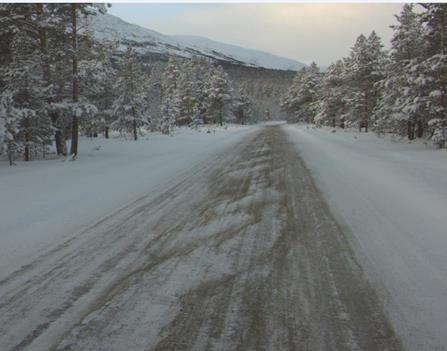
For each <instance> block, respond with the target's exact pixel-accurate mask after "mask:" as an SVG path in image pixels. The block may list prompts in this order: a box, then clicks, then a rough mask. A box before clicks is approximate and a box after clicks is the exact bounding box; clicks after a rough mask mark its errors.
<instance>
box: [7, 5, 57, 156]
mask: <svg viewBox="0 0 447 351" xmlns="http://www.w3.org/2000/svg"><path fill="white" fill-rule="evenodd" d="M41 10H42V5H41V4H3V5H1V8H0V12H1V14H2V16H1V17H2V20H1V21H0V32H1V33H2V34H3V35H5V36H7V37H8V39H9V40H8V44H9V45H8V47H7V48H6V49H7V50H8V57H9V60H8V61H7V62H6V63H5V64H4V65H2V67H1V69H0V76H1V78H0V79H1V81H2V83H1V85H2V86H3V89H2V93H1V94H2V95H3V94H6V95H8V97H5V100H4V101H6V100H10V99H11V101H12V103H13V105H14V109H15V111H17V112H18V113H16V114H15V116H20V123H19V126H20V128H19V132H18V133H17V134H16V135H15V137H16V139H17V140H16V143H17V145H19V144H20V145H21V146H22V147H23V150H24V160H25V161H29V160H31V158H32V156H33V154H35V153H36V152H37V151H40V150H43V151H44V150H45V148H46V145H48V144H49V143H50V135H51V125H50V123H49V116H48V111H47V103H48V99H49V96H50V84H49V81H48V73H47V71H46V70H45V68H46V67H47V66H46V64H45V63H46V62H45V59H46V57H45V53H46V52H45V50H44V48H45V45H44V43H43V40H44V39H45V38H44V37H43V35H42V33H43V30H44V23H45V22H44V14H43V13H42V12H41ZM3 16H4V17H3ZM44 152H45V151H44Z"/></svg>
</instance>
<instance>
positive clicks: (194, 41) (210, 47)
mask: <svg viewBox="0 0 447 351" xmlns="http://www.w3.org/2000/svg"><path fill="white" fill-rule="evenodd" d="M171 38H173V39H175V40H177V41H178V42H179V43H181V44H183V45H185V46H193V47H194V48H197V50H206V51H207V52H209V53H210V54H212V53H213V52H219V53H224V54H226V55H227V56H230V57H234V58H237V59H238V60H240V61H243V62H247V63H248V64H250V65H253V66H258V67H264V68H271V69H282V70H293V71H298V70H300V69H301V68H303V67H304V64H302V63H301V62H298V61H295V60H291V59H288V58H284V57H280V56H276V55H272V54H269V53H268V52H263V51H258V50H253V49H247V48H244V47H241V46H237V45H230V44H225V43H221V42H218V41H214V40H211V39H208V38H204V37H198V36H189V35H174V36H171Z"/></svg>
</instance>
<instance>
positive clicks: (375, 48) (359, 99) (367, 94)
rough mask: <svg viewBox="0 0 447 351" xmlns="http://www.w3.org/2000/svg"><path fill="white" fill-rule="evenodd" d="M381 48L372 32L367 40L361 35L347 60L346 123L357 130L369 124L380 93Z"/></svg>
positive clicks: (382, 55)
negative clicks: (355, 126) (354, 126)
mask: <svg viewBox="0 0 447 351" xmlns="http://www.w3.org/2000/svg"><path fill="white" fill-rule="evenodd" d="M382 47H383V45H382V44H381V42H380V38H379V37H378V36H377V34H376V33H375V31H372V32H371V34H370V36H369V37H368V38H366V37H365V36H364V35H363V34H362V35H360V36H359V37H358V38H357V40H356V42H355V45H354V47H353V48H352V49H351V53H350V56H349V57H348V58H347V59H346V61H345V65H346V77H345V79H346V82H347V84H348V86H349V90H348V95H347V99H346V102H347V108H348V114H347V117H348V121H349V123H350V124H351V125H354V124H357V125H358V127H359V129H360V130H361V129H362V128H365V131H368V127H369V125H370V124H371V115H372V111H373V110H374V107H375V105H376V102H377V98H378V94H379V89H378V87H377V86H376V83H377V82H379V81H380V80H381V79H383V76H384V72H383V67H384V63H385V60H386V56H385V52H384V51H383V49H382Z"/></svg>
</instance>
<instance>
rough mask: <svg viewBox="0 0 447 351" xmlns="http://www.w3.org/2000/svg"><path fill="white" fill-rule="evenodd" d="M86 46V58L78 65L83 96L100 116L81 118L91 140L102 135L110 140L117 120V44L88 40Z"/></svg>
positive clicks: (84, 56)
mask: <svg viewBox="0 0 447 351" xmlns="http://www.w3.org/2000/svg"><path fill="white" fill-rule="evenodd" d="M84 45H85V46H86V48H85V49H84V50H83V51H82V52H85V54H84V55H83V59H82V60H80V64H79V75H80V77H81V81H80V90H81V92H82V94H81V95H83V96H84V97H85V98H86V100H87V101H89V102H92V103H93V104H94V105H95V106H96V108H97V110H98V112H97V113H96V114H94V115H89V116H84V118H81V126H82V128H83V130H84V131H85V132H86V133H87V135H89V136H97V135H98V133H99V132H100V131H102V132H104V135H105V137H106V138H108V137H109V129H110V125H111V124H112V122H113V120H114V114H113V109H112V105H113V102H114V100H115V97H116V91H115V89H114V88H113V86H114V84H115V81H116V75H117V72H116V69H115V68H114V66H113V62H112V60H113V55H114V53H115V49H116V44H114V43H97V42H94V41H93V40H88V41H87V42H85V43H84Z"/></svg>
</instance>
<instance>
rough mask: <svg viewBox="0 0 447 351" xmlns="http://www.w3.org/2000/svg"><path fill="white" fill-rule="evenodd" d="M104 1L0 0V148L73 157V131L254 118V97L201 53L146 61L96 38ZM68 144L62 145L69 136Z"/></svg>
mask: <svg viewBox="0 0 447 351" xmlns="http://www.w3.org/2000/svg"><path fill="white" fill-rule="evenodd" d="M106 11H107V8H106V6H104V5H102V4H80V3H78V4H0V52H1V55H0V154H2V153H3V154H7V155H8V159H9V162H10V164H13V163H14V159H16V158H18V157H23V160H25V161H30V160H32V159H36V158H42V157H45V154H46V153H47V152H48V151H49V147H50V146H51V145H53V144H54V145H55V146H56V152H57V154H58V155H66V156H70V157H71V159H73V160H74V159H76V157H77V154H78V144H79V135H80V134H84V135H87V136H97V135H98V134H99V133H103V134H104V137H105V138H108V137H109V132H110V130H116V131H119V132H120V133H125V134H129V135H131V136H132V138H133V139H135V140H137V139H138V136H139V135H140V133H141V131H142V130H143V129H145V130H150V131H155V130H159V131H161V132H163V133H166V134H169V133H171V132H172V129H173V127H174V126H181V125H193V126H194V125H198V124H207V123H220V124H223V123H225V122H229V121H231V122H237V123H248V122H251V121H253V117H252V116H253V115H252V108H251V107H252V106H253V103H252V100H251V98H250V97H249V95H248V94H247V93H246V92H245V91H244V89H242V88H241V89H234V87H233V82H232V81H231V79H229V77H228V75H227V74H226V73H225V71H224V70H223V69H222V67H220V66H219V65H216V64H215V63H212V62H211V61H209V60H207V59H205V58H198V57H193V58H191V59H180V58H177V59H175V58H171V59H169V61H168V62H167V63H163V62H159V63H151V64H148V63H144V62H143V60H141V59H140V56H139V54H138V52H137V50H138V49H133V48H132V47H127V48H124V49H123V47H122V44H121V43H117V42H107V41H101V42H99V41H97V40H95V39H94V36H93V33H91V31H90V29H89V21H91V20H94V16H95V15H97V14H98V13H105V12H106ZM68 142H69V143H70V146H69V147H68V146H67V143H68Z"/></svg>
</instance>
